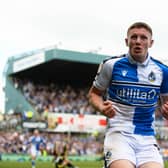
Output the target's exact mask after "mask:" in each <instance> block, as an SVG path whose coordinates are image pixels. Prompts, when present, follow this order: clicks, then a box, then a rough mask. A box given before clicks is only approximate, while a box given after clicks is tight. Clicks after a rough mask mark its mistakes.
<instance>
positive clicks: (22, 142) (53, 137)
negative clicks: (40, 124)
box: [0, 131, 103, 156]
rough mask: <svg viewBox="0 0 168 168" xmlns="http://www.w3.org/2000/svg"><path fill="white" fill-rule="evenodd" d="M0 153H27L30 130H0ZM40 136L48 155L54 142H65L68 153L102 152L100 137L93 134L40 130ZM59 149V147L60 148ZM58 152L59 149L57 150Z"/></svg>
mask: <svg viewBox="0 0 168 168" xmlns="http://www.w3.org/2000/svg"><path fill="white" fill-rule="evenodd" d="M0 135H1V136H0V153H2V154H28V153H29V149H30V144H29V143H28V139H29V137H30V136H32V132H28V131H27V132H22V133H19V132H14V133H12V132H2V131H1V132H0ZM41 136H42V137H43V138H44V139H45V142H46V151H47V154H48V155H52V154H53V150H54V144H59V146H61V144H62V143H66V144H67V145H68V154H69V155H78V156H80V155H82V156H83V155H97V154H99V155H100V154H102V149H103V146H102V144H103V143H102V139H103V138H100V137H99V138H98V137H95V136H94V135H89V136H88V135H72V134H71V135H69V134H68V133H64V134H63V133H47V132H42V133H41ZM60 150H61V149H60ZM58 152H59V151H58Z"/></svg>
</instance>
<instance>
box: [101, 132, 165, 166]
mask: <svg viewBox="0 0 168 168" xmlns="http://www.w3.org/2000/svg"><path fill="white" fill-rule="evenodd" d="M104 154H105V168H108V166H109V165H110V164H111V163H112V162H113V161H115V160H120V159H126V160H129V161H131V162H132V163H133V164H134V165H136V167H139V166H140V165H142V164H144V163H147V162H152V161H154V162H158V163H160V164H161V165H163V159H162V156H161V154H160V152H159V148H158V145H157V143H156V140H155V137H153V136H142V135H135V134H128V133H121V132H107V133H106V137H105V141H104Z"/></svg>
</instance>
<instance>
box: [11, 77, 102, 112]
mask: <svg viewBox="0 0 168 168" xmlns="http://www.w3.org/2000/svg"><path fill="white" fill-rule="evenodd" d="M13 81H14V86H15V88H17V89H20V90H21V92H22V93H23V95H24V96H25V98H26V99H27V101H29V102H30V103H31V104H32V105H33V106H34V107H35V109H36V111H38V112H39V113H40V114H42V113H43V112H46V111H49V112H58V113H71V114H99V113H98V112H97V111H95V109H94V108H93V107H92V106H91V105H90V104H89V102H88V98H87V94H88V89H89V87H83V88H81V87H73V86H72V85H69V84H56V83H49V84H44V83H40V82H38V83H35V82H33V81H31V80H27V79H24V80H23V79H22V80H21V79H16V78H14V80H13Z"/></svg>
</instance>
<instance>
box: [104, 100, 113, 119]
mask: <svg viewBox="0 0 168 168" xmlns="http://www.w3.org/2000/svg"><path fill="white" fill-rule="evenodd" d="M101 112H102V113H103V114H104V115H105V116H107V117H108V118H112V117H114V115H115V109H114V108H113V104H112V102H111V101H110V100H107V101H104V102H103V105H102V108H101Z"/></svg>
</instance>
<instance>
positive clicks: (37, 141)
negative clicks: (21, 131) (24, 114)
mask: <svg viewBox="0 0 168 168" xmlns="http://www.w3.org/2000/svg"><path fill="white" fill-rule="evenodd" d="M28 144H30V145H31V146H30V155H31V164H32V168H35V167H36V158H37V156H40V155H41V151H40V146H41V145H44V144H45V140H44V138H42V136H41V135H40V132H39V131H38V130H37V129H35V130H34V131H33V135H32V136H31V137H30V138H29V140H28Z"/></svg>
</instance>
